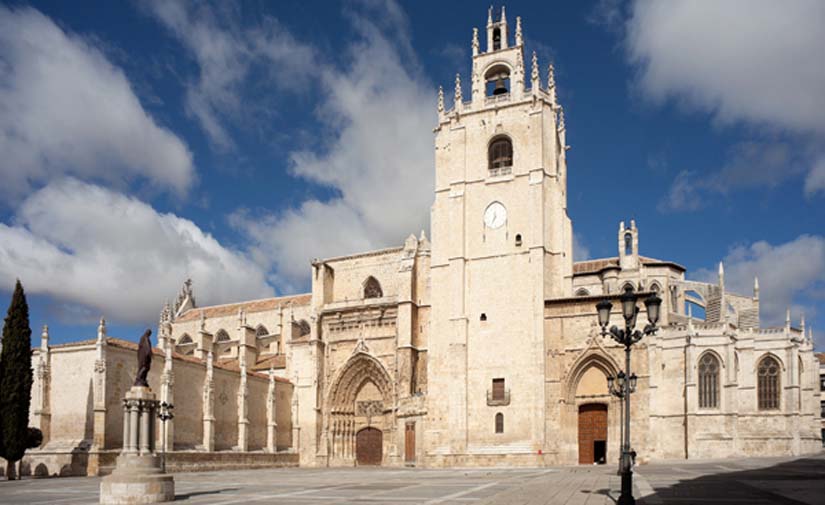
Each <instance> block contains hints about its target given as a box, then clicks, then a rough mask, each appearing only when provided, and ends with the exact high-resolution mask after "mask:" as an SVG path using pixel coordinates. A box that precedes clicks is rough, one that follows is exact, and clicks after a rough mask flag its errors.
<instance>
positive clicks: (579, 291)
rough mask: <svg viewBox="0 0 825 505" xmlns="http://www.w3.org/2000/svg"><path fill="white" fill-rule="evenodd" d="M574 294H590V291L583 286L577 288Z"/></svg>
mask: <svg viewBox="0 0 825 505" xmlns="http://www.w3.org/2000/svg"><path fill="white" fill-rule="evenodd" d="M576 296H590V291H588V290H586V289H584V288H579V289H577V290H576Z"/></svg>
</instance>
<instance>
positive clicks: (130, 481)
mask: <svg viewBox="0 0 825 505" xmlns="http://www.w3.org/2000/svg"><path fill="white" fill-rule="evenodd" d="M174 499H175V481H174V480H173V479H172V476H171V475H169V474H167V473H161V471H160V459H159V457H158V456H155V455H147V456H132V455H127V456H118V458H117V468H116V469H115V470H114V471H113V472H112V475H109V476H107V477H104V478H103V480H102V481H101V482H100V503H102V504H107V505H108V504H111V505H132V504H135V503H161V502H167V501H173V500H174Z"/></svg>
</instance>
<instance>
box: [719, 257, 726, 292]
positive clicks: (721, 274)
mask: <svg viewBox="0 0 825 505" xmlns="http://www.w3.org/2000/svg"><path fill="white" fill-rule="evenodd" d="M719 287H720V288H721V289H722V291H724V290H725V265H724V264H723V263H722V262H721V261H720V262H719Z"/></svg>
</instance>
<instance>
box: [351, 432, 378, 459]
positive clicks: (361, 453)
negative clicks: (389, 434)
mask: <svg viewBox="0 0 825 505" xmlns="http://www.w3.org/2000/svg"><path fill="white" fill-rule="evenodd" d="M383 442H384V434H383V433H381V430H379V429H376V428H364V429H363V430H361V431H359V432H358V434H357V435H356V436H355V458H356V460H357V461H358V464H359V465H380V464H381V452H382V447H381V446H382V444H383Z"/></svg>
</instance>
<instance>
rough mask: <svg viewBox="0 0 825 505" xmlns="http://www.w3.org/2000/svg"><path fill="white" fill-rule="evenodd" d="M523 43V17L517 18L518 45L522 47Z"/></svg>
mask: <svg viewBox="0 0 825 505" xmlns="http://www.w3.org/2000/svg"><path fill="white" fill-rule="evenodd" d="M522 42H523V37H522V35H521V16H516V45H517V46H520V45H521V44H522Z"/></svg>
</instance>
